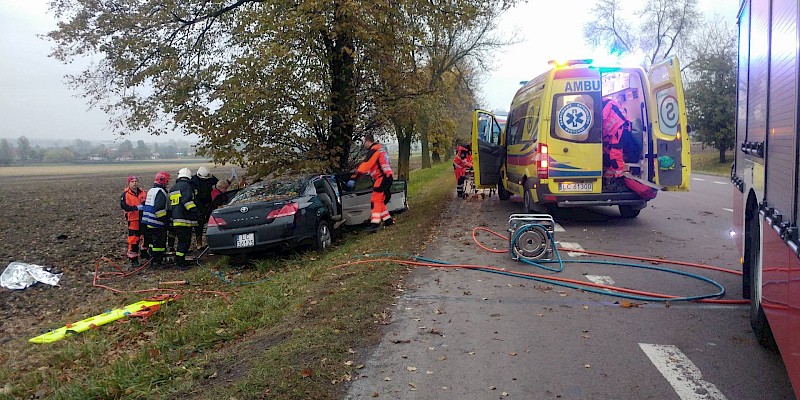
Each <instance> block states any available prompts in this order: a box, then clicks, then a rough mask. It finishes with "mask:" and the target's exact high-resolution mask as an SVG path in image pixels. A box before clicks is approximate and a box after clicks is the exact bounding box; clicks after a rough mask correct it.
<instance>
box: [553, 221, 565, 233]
mask: <svg viewBox="0 0 800 400" xmlns="http://www.w3.org/2000/svg"><path fill="white" fill-rule="evenodd" d="M553 230H554V231H556V232H566V230H564V227H563V226H561V225H559V224H558V222H556V225H555V226H554V227H553Z"/></svg>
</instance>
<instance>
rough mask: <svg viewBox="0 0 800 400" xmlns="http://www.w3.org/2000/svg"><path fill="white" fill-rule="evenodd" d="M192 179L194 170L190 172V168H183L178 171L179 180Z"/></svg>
mask: <svg viewBox="0 0 800 400" xmlns="http://www.w3.org/2000/svg"><path fill="white" fill-rule="evenodd" d="M191 177H192V170H190V169H189V168H181V170H180V171H178V179H181V178H191Z"/></svg>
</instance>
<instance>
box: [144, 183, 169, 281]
mask: <svg viewBox="0 0 800 400" xmlns="http://www.w3.org/2000/svg"><path fill="white" fill-rule="evenodd" d="M169 179H170V176H169V173H168V172H165V171H161V172H159V173H157V174H156V179H155V182H154V184H153V187H152V188H150V190H148V191H147V197H146V198H145V201H144V205H143V206H142V224H144V225H145V230H144V245H145V248H147V249H148V251H149V256H150V257H152V260H153V263H152V266H153V267H156V268H158V267H161V265H162V262H163V261H164V253H165V252H166V251H167V224H169V210H170V208H169V201H168V200H169V198H168V196H167V185H168V184H169Z"/></svg>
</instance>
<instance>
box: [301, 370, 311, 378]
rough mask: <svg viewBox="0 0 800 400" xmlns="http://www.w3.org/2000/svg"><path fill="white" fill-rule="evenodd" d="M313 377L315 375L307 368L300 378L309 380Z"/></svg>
mask: <svg viewBox="0 0 800 400" xmlns="http://www.w3.org/2000/svg"><path fill="white" fill-rule="evenodd" d="M311 375H313V373H312V372H311V369H309V368H306V369H304V370H302V371H301V372H300V376H301V377H303V378H309V377H311Z"/></svg>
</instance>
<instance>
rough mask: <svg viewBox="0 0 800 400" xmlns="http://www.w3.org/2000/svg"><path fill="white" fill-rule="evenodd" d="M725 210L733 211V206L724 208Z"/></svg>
mask: <svg viewBox="0 0 800 400" xmlns="http://www.w3.org/2000/svg"><path fill="white" fill-rule="evenodd" d="M723 210H725V211H730V212H733V209H732V208H723Z"/></svg>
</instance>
